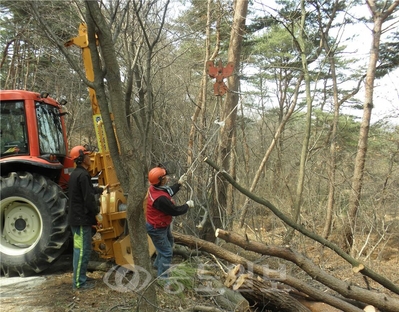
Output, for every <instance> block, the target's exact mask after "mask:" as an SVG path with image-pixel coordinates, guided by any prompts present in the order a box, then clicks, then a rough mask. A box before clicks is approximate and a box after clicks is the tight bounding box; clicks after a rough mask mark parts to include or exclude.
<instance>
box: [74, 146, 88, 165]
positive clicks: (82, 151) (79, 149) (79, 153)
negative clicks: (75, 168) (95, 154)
mask: <svg viewBox="0 0 399 312" xmlns="http://www.w3.org/2000/svg"><path fill="white" fill-rule="evenodd" d="M86 154H90V152H89V151H88V150H87V149H86V148H85V147H84V146H82V145H78V146H75V147H74V148H72V149H71V153H70V156H71V158H72V159H73V160H76V159H78V158H79V157H81V161H83V156H84V155H86Z"/></svg>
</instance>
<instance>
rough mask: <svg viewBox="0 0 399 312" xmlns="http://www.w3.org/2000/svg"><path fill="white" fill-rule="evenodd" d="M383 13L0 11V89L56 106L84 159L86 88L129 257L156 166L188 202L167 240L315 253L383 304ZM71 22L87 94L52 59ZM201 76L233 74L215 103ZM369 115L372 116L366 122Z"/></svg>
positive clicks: (394, 17)
mask: <svg viewBox="0 0 399 312" xmlns="http://www.w3.org/2000/svg"><path fill="white" fill-rule="evenodd" d="M66 3H67V4H66ZM398 7H399V1H374V0H373V1H372V0H367V1H351V2H348V1H338V0H334V1H319V0H311V1H304V0H302V1H300V0H294V1H289V0H280V1H275V3H274V2H273V3H270V4H269V2H268V1H261V0H249V1H248V0H235V1H226V0H162V1H161V0H160V1H147V0H112V1H80V0H67V1H1V4H0V8H1V29H0V31H1V39H0V40H1V47H2V58H1V65H0V66H1V67H0V81H1V88H2V89H26V90H32V91H38V92H40V91H43V90H45V91H48V92H49V93H50V94H51V96H52V97H55V98H57V99H62V98H65V99H66V100H67V101H68V106H67V111H68V113H69V114H68V115H67V116H66V122H67V127H68V143H69V145H70V146H74V145H77V144H86V145H88V146H89V147H91V148H93V149H95V148H96V137H95V132H94V127H93V123H92V111H91V105H90V99H89V96H88V92H87V88H88V87H91V88H94V90H95V91H96V93H97V98H98V102H99V106H100V109H101V111H102V114H103V118H104V124H105V125H106V128H107V129H108V131H107V137H108V141H109V142H110V150H111V155H112V157H113V159H114V163H115V167H116V170H117V174H118V178H119V179H120V181H121V184H122V186H123V187H124V189H126V190H127V191H128V193H129V202H128V204H129V208H128V215H129V219H128V221H129V229H130V230H131V233H133V234H132V237H131V241H132V242H137V241H146V240H145V239H142V238H143V237H144V235H145V231H144V225H143V224H144V222H143V220H144V219H143V218H144V217H143V215H142V212H141V211H142V209H141V203H142V201H143V198H144V196H145V190H146V186H147V184H146V173H147V172H148V170H149V169H150V168H151V167H153V166H154V165H157V164H158V163H162V164H164V165H165V166H166V167H167V168H168V170H169V172H170V173H171V176H172V177H174V178H178V177H179V176H180V175H181V174H183V173H185V172H186V173H187V174H188V177H189V179H188V185H187V187H186V188H185V190H183V191H182V192H180V194H179V196H178V198H177V199H176V200H177V201H178V202H179V201H181V202H183V201H184V200H187V199H190V198H192V199H194V201H195V203H196V208H195V209H193V210H192V211H190V212H189V213H188V214H187V215H186V216H184V217H179V218H178V219H177V221H178V223H177V224H178V225H179V226H178V227H177V228H176V229H177V231H178V232H179V233H181V234H182V235H189V236H193V238H192V240H194V239H198V240H199V241H197V244H202V243H201V242H203V244H204V248H205V250H207V251H209V252H211V250H209V249H207V245H206V244H207V242H212V243H216V245H218V246H220V245H222V246H223V243H222V240H221V239H220V238H219V237H218V238H216V236H215V231H216V229H218V228H220V229H224V230H232V231H234V232H236V233H246V234H247V235H248V236H249V237H250V238H251V239H253V240H254V241H256V242H261V243H262V242H263V243H267V244H268V246H291V248H292V249H294V250H296V251H297V252H299V253H304V254H305V255H307V253H308V252H309V251H310V249H309V246H311V245H312V244H313V242H312V240H315V241H317V242H319V243H320V244H318V245H317V246H318V247H317V248H322V246H327V247H325V248H328V249H331V250H333V251H335V253H336V254H338V255H339V256H338V258H343V259H345V260H346V261H347V265H348V266H349V268H351V267H359V265H362V266H365V267H366V268H365V269H364V271H362V269H360V271H361V273H364V274H365V276H367V278H370V280H375V279H374V278H375V275H374V273H375V274H377V275H378V276H380V274H381V276H382V279H378V278H377V280H379V281H378V283H380V284H382V285H383V286H384V287H383V288H384V289H386V290H387V291H388V294H389V295H390V296H393V297H394V296H397V295H398V294H399V292H398V286H397V285H398V280H399V275H397V272H396V275H393V276H386V277H384V272H380V271H379V263H380V262H384V261H387V260H389V259H392V257H394V258H398V252H399V250H398V249H399V247H398V246H399V237H398V234H397V233H398V229H399V217H398V208H399V207H398V203H399V197H398V189H399V125H398V118H397V117H398V108H399V107H398V103H399V91H398V89H397V86H396V88H395V87H393V86H394V84H392V85H391V89H390V90H386V92H385V93H386V96H387V97H386V99H387V100H385V99H384V95H381V91H380V90H381V89H382V87H379V88H378V89H376V86H380V85H381V81H383V79H388V80H389V79H391V80H392V79H395V77H396V79H397V77H398V69H397V67H398V65H399V61H398V60H399V54H398V53H399V32H398V30H397V29H398V27H397V25H398V21H399V8H398ZM82 22H84V23H85V24H86V25H87V30H88V36H89V46H90V48H91V53H92V59H93V68H94V74H95V79H94V81H88V80H87V79H86V77H85V71H84V66H83V64H82V58H81V51H80V49H79V48H78V47H73V46H70V47H66V46H65V45H64V44H65V43H66V42H67V41H68V40H69V39H70V38H72V37H75V36H77V34H78V28H79V24H80V23H82ZM96 40H98V41H97V45H96ZM358 42H359V43H358ZM207 61H214V65H215V66H218V64H219V61H220V62H221V64H222V66H226V65H227V63H228V62H231V64H233V66H234V70H233V73H232V75H231V76H229V77H224V80H223V81H224V83H225V84H226V86H227V92H226V94H224V95H215V94H214V84H215V82H216V81H215V79H213V78H211V77H210V76H209V75H208V72H207V70H208V69H209V67H208V66H207V63H206V62H207ZM396 85H397V84H396ZM378 92H380V93H378ZM377 95H378V100H376V98H377ZM381 105H384V106H387V107H388V109H386V110H385V112H387V113H386V115H384V116H379V118H374V115H373V112H374V110H377V109H380V108H381ZM389 109H391V111H389ZM110 112H112V113H113V116H114V117H115V129H116V134H117V137H118V141H119V144H120V149H119V150H118V145H117V144H116V140H115V136H114V135H113V131H112V129H113V128H112V124H111V120H110V119H109V118H107V116H109V113H110ZM393 117H396V119H395V118H393ZM137 216H139V217H137ZM199 224H200V225H201V226H198V225H199ZM137 229H138V230H137ZM222 238H223V237H222ZM309 238H310V239H309ZM185 239H186V238H185V237H181V238H180V241H185ZM223 239H224V238H223ZM177 240H178V241H179V239H177ZM191 242H192V241H191ZM185 244H186V245H190V244H191V243H190V242H187V241H185ZM132 245H133V244H132ZM134 246H135V248H136V250H135V256H134V257H135V263H139V264H141V263H146V261H147V262H148V259H147V258H148V256H147V255H146V253H145V252H142V251H143V250H146V248H147V246H146V245H145V244H143V246H141V244H134ZM319 252H320V255H321V254H322V251H321V249H320V250H319ZM308 256H309V257H310V256H311V255H310V254H309V255H308ZM320 257H321V258H320ZM320 257H319V258H318V259H312V260H313V261H315V263H316V264H317V266H319V267H320V268H321V269H323V268H324V269H325V268H328V267H332V266H334V263H331V262H332V261H336V260H334V259H335V258H334V257H332V256H331V257H323V256H320ZM227 260H228V261H230V260H231V259H227ZM286 260H287V259H286ZM143 266H144V267H145V265H143ZM305 271H306V270H305ZM374 271H375V272H374ZM376 272H377V273H376ZM291 286H292V285H291ZM362 287H365V288H366V285H362ZM378 288H379V287H378ZM333 289H334V288H333ZM379 289H380V288H379ZM335 290H336V289H335ZM341 295H342V296H345V294H343V293H341ZM349 298H352V299H356V300H359V297H358V296H357V297H356V296H355V297H350V295H349ZM319 299H320V298H319ZM149 300H156V298H152V299H149ZM373 300H374V299H373ZM378 300H379V299H378V298H377V299H375V301H373V303H374V305H375V306H378V304H377V303H378V302H379V301H378ZM392 300H393V299H392ZM396 300H398V299H396ZM359 301H361V300H359ZM365 302H366V303H367V301H365ZM142 304H145V303H142ZM380 308H385V309H386V311H393V310H391V309H390V308H389V306H385V305H384V303H381V302H380ZM144 309H148V311H150V310H151V309H152V307H148V306H147V307H146V308H143V309H142V310H141V311H144ZM354 311H356V310H354Z"/></svg>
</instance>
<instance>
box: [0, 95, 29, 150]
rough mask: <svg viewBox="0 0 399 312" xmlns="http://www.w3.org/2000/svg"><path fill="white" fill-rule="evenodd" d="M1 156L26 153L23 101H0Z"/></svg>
mask: <svg viewBox="0 0 399 312" xmlns="http://www.w3.org/2000/svg"><path fill="white" fill-rule="evenodd" d="M0 106H1V114H0V127H1V130H0V146H1V156H8V155H14V154H27V153H28V137H27V134H26V119H25V110H24V102H23V101H1V105H0Z"/></svg>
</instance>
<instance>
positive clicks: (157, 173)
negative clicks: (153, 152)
mask: <svg viewBox="0 0 399 312" xmlns="http://www.w3.org/2000/svg"><path fill="white" fill-rule="evenodd" d="M167 174H168V173H167V172H166V169H164V168H161V167H155V168H152V169H151V170H150V172H149V173H148V181H149V182H150V183H151V184H152V185H157V184H159V183H160V182H161V181H162V178H163V177H164V176H166V175H167Z"/></svg>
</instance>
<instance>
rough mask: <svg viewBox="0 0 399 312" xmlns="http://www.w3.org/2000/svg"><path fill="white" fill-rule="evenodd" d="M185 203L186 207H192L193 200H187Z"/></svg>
mask: <svg viewBox="0 0 399 312" xmlns="http://www.w3.org/2000/svg"><path fill="white" fill-rule="evenodd" d="M186 204H187V206H188V208H194V201H193V200H191V199H190V200H188V201H187V202H186Z"/></svg>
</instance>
